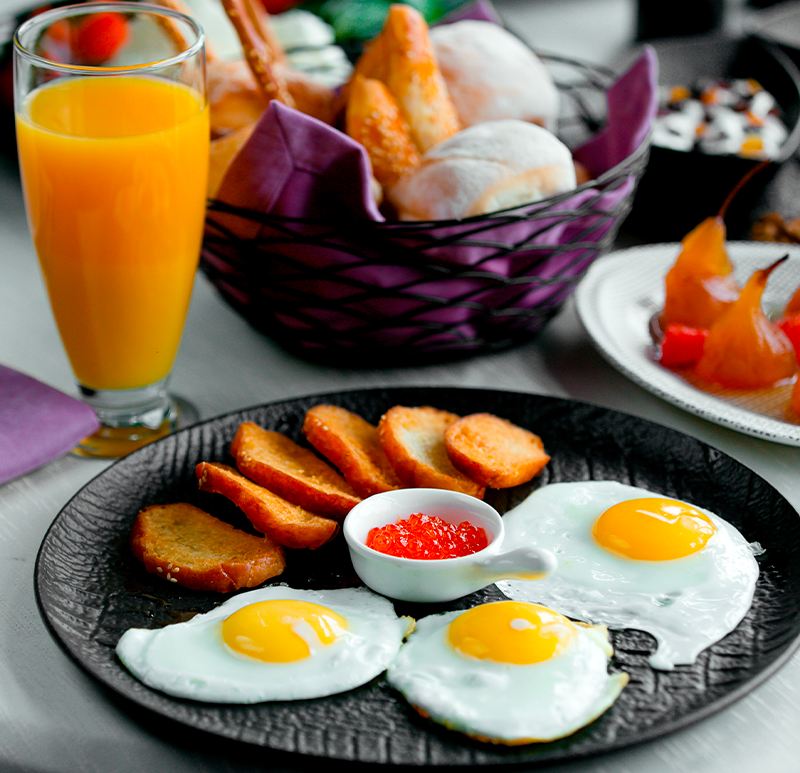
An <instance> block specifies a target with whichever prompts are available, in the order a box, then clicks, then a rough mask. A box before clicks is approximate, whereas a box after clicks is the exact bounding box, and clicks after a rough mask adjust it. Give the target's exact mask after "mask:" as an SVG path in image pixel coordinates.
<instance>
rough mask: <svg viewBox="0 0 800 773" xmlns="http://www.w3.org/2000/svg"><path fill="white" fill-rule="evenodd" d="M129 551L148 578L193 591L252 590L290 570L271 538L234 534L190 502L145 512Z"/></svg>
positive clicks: (136, 523) (136, 525) (134, 529)
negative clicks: (149, 573) (159, 579)
mask: <svg viewBox="0 0 800 773" xmlns="http://www.w3.org/2000/svg"><path fill="white" fill-rule="evenodd" d="M130 545H131V550H132V551H133V555H134V556H136V558H138V559H139V560H140V561H142V562H143V563H144V567H145V569H147V571H148V572H152V573H153V574H157V575H159V576H160V577H163V578H164V579H165V580H168V581H169V582H174V583H178V585H183V586H184V587H186V588H193V589H194V590H206V591H217V592H218V593H230V592H231V591H235V590H238V589H239V588H252V587H255V586H256V585H261V583H262V582H264V581H265V580H268V579H269V578H270V577H275V576H277V575H279V574H280V573H281V572H282V571H283V570H284V568H285V566H286V560H285V556H284V552H283V548H282V547H281V546H280V545H278V544H277V543H275V542H274V541H273V540H271V539H270V538H269V537H257V536H255V535H254V534H248V533H247V532H244V531H240V530H239V529H235V528H234V527H233V526H231V525H230V524H229V523H225V521H220V520H219V519H218V518H214V516H213V515H209V514H208V513H206V512H205V511H203V510H201V509H200V508H198V507H195V506H194V505H190V504H188V503H186V502H177V503H175V504H168V505H151V506H150V507H146V508H145V509H144V510H142V511H141V512H140V513H139V514H138V515H137V516H136V519H135V520H134V522H133V527H132V528H131V534H130Z"/></svg>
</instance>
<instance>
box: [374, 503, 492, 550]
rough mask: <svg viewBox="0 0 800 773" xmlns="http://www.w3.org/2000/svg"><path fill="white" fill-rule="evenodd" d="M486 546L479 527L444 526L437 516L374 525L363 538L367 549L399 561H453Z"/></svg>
mask: <svg viewBox="0 0 800 773" xmlns="http://www.w3.org/2000/svg"><path fill="white" fill-rule="evenodd" d="M488 544H489V540H488V538H487V537H486V532H485V531H484V530H483V529H482V528H480V526H473V525H472V524H471V523H470V522H469V521H462V522H461V523H458V524H455V523H448V522H447V521H445V520H443V519H442V518H439V516H438V515H426V514H425V513H414V514H413V515H410V516H409V517H408V518H406V519H405V520H400V521H398V522H397V523H387V524H386V526H380V527H379V526H376V527H375V528H374V529H370V531H369V534H368V535H367V547H369V548H372V549H373V550H377V551H378V552H379V553H386V554H387V555H390V556H398V557H400V558H421V559H436V558H457V557H458V556H468V555H470V554H472V553H477V552H478V551H479V550H483V549H484V548H485V547H486V546H487V545H488Z"/></svg>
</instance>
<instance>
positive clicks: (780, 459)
mask: <svg viewBox="0 0 800 773" xmlns="http://www.w3.org/2000/svg"><path fill="white" fill-rule="evenodd" d="M12 2H16V0H12ZM599 5H602V6H603V8H604V9H605V10H604V11H603V13H602V15H598V14H599V10H598V6H599ZM501 8H502V10H503V12H504V13H505V14H507V17H508V18H509V19H510V20H512V21H514V22H515V23H516V26H517V27H520V26H524V27H525V29H530V31H531V35H530V37H531V38H536V37H537V34H538V36H539V37H540V38H541V40H542V43H541V44H542V45H543V44H544V43H547V42H550V43H552V44H553V45H551V46H549V49H550V50H553V49H560V50H561V51H562V52H563V53H565V54H573V55H575V54H583V55H584V58H587V59H589V60H594V61H603V60H604V59H608V58H610V57H611V55H612V54H613V53H614V50H615V49H616V48H617V47H618V46H619V45H621V44H623V43H624V42H625V39H626V38H627V36H628V35H629V30H630V29H631V25H632V15H631V4H630V3H628V2H624V1H620V2H609V3H602V4H600V3H597V4H596V3H594V2H593V0H562V2H560V3H559V2H544V1H543V2H541V3H535V2H534V3H523V2H507V3H501ZM537 9H538V11H537ZM534 11H536V13H534ZM534 16H535V20H534ZM565 16H566V18H568V19H569V24H570V25H571V26H570V32H569V34H567V32H566V31H565V24H566V23H567V22H566V21H565ZM534 21H536V24H534ZM598 24H603V25H605V27H603V28H608V29H609V30H610V32H609V34H608V35H606V36H602V35H600V36H598V35H597V34H596V30H597V29H598V27H597V25H598ZM576 49H577V50H576ZM0 362H2V363H3V364H5V365H8V366H11V367H14V368H17V369H19V370H22V371H25V372H27V373H29V374H31V375H33V376H35V377H37V378H39V379H41V380H42V381H45V382H46V383H49V384H51V385H53V386H55V387H56V388H59V389H62V390H64V391H66V392H70V393H73V394H74V388H73V382H72V376H71V372H70V369H69V365H68V363H67V360H66V357H65V355H64V353H63V351H62V348H61V345H60V342H59V339H58V334H57V332H56V328H55V325H54V323H53V319H52V315H51V313H50V310H49V306H48V303H47V299H46V297H45V293H44V289H43V285H42V281H41V277H40V275H39V269H38V265H37V262H36V258H35V254H34V251H33V247H32V244H31V240H30V237H29V235H28V230H27V226H26V222H25V216H24V210H23V205H22V200H21V195H20V190H19V185H18V181H17V179H16V176H15V174H14V172H13V170H12V169H11V167H9V166H8V165H6V166H2V167H0ZM388 385H402V386H412V385H442V386H468V387H487V388H503V389H510V390H518V391H524V392H532V393H541V394H548V395H556V396H561V397H568V398H573V399H577V400H584V401H589V402H593V403H596V404H598V405H602V406H606V407H610V408H614V409H617V410H622V411H626V412H628V413H632V414H635V415H637V416H641V417H645V418H647V419H650V420H652V421H656V422H659V423H662V424H664V425H667V426H670V427H673V428H675V429H678V430H680V431H682V432H685V433H687V434H689V435H692V436H694V437H697V438H699V439H701V440H703V441H705V442H708V443H710V444H712V445H714V446H716V447H718V448H720V449H722V450H723V451H725V452H726V453H728V454H730V455H732V456H733V457H735V458H736V459H738V460H739V461H741V462H742V463H744V464H745V465H747V466H748V467H751V468H753V469H754V470H756V471H757V472H758V473H759V474H760V475H762V476H763V477H764V478H765V479H766V480H768V481H769V482H770V483H771V484H772V485H773V486H775V488H776V489H778V490H779V491H780V492H781V493H782V494H783V495H784V496H785V497H786V498H787V499H788V500H789V501H790V502H791V503H792V504H793V506H794V507H795V508H797V509H798V510H800V474H798V473H799V472H800V448H791V447H786V446H782V445H777V444H770V443H767V442H765V441H762V440H759V439H756V438H752V437H748V436H745V435H742V434H739V433H736V432H733V431H731V430H728V429H725V428H722V427H719V426H716V425H714V424H711V423H709V422H706V421H704V420H702V419H700V418H697V417H695V416H693V415H690V414H688V413H685V412H683V411H681V410H679V409H678V408H675V407H673V406H671V405H669V404H667V403H665V402H663V401H661V400H660V399H658V398H656V397H654V396H652V395H651V394H650V393H648V392H646V391H645V390H643V389H641V388H639V387H638V386H636V385H634V384H633V383H631V382H630V381H628V380H627V379H626V378H625V377H624V376H622V375H621V374H619V373H618V372H617V371H615V370H614V369H613V368H612V367H611V366H609V365H608V364H607V363H606V362H605V360H603V359H602V357H601V356H600V355H599V354H598V353H596V352H595V350H594V349H593V347H592V345H591V342H590V340H589V339H588V337H587V335H586V334H585V332H584V331H583V329H582V327H581V325H580V322H579V320H578V318H577V316H576V314H575V311H574V306H573V304H572V303H571V302H570V303H568V304H567V305H566V307H565V308H564V310H563V311H562V312H561V314H560V315H559V316H558V317H557V318H556V319H555V320H553V322H552V323H551V324H550V325H549V326H548V328H547V329H546V330H545V332H544V333H543V334H542V335H541V336H540V337H539V338H538V339H537V340H536V341H534V342H532V343H530V344H526V345H523V346H520V347H518V348H515V349H513V350H510V351H506V352H503V353H499V354H494V355H491V356H481V357H476V358H473V359H470V360H467V361H464V362H458V363H454V364H448V365H446V366H427V367H420V368H403V369H396V370H374V371H373V370H366V371H362V370H359V371H351V370H345V369H336V368H331V367H322V366H317V365H314V364H310V363H308V362H303V361H299V360H297V359H294V358H292V357H291V356H289V355H287V354H286V353H285V352H283V351H282V350H281V349H279V348H278V347H277V346H275V345H274V344H273V343H272V342H271V341H270V340H269V339H267V338H265V337H264V336H262V335H261V334H259V333H258V332H256V331H255V330H253V329H252V328H250V327H249V326H248V325H247V324H246V323H245V322H244V321H243V320H242V319H241V318H240V317H239V316H237V314H235V313H234V312H233V311H232V310H231V309H230V308H229V307H228V306H226V305H225V304H224V303H223V302H222V301H221V300H220V299H219V298H218V296H217V295H216V293H215V291H214V290H213V288H212V287H211V286H210V285H209V283H208V282H207V281H206V280H205V278H204V277H203V276H201V275H198V277H197V281H196V284H195V290H194V296H193V299H192V305H191V309H190V312H189V318H188V322H187V325H186V332H185V335H184V339H183V344H182V347H181V351H180V354H179V356H178V360H177V363H176V366H175V369H174V376H173V389H174V391H175V392H177V393H178V394H180V395H182V396H184V397H185V398H187V399H189V400H191V401H192V402H193V403H194V404H195V405H196V406H197V407H198V408H199V410H200V412H201V415H202V416H203V417H204V418H206V417H211V416H214V415H217V414H221V413H225V412H228V411H231V410H235V409H239V408H244V407H247V406H251V405H256V404H259V403H263V402H268V401H271V400H278V399H283V398H290V397H296V396H301V395H308V394H314V393H322V392H327V391H330V390H338V389H351V388H353V389H354V388H362V387H374V386H388ZM106 467H107V463H106V462H102V461H88V460H81V459H77V458H74V457H71V456H64V457H62V458H60V459H57V460H55V461H53V462H51V463H49V464H47V465H45V466H44V467H42V468H40V469H38V470H36V471H34V472H32V473H30V474H28V475H25V476H23V477H21V478H18V479H16V480H14V481H11V482H9V483H7V484H5V485H3V486H0V587H2V589H3V592H2V594H0V770H2V771H7V772H8V773H12V772H15V771H32V772H35V773H90V772H92V773H95V772H98V771H146V770H169V771H171V773H205V772H206V771H208V773H211V772H212V771H213V772H214V773H222V772H224V773H243V772H244V771H255V770H265V769H266V770H276V769H277V768H276V767H275V766H274V765H272V764H271V763H270V760H269V756H268V754H265V753H263V752H259V753H258V754H254V753H253V752H252V750H250V749H247V748H240V747H237V746H233V747H229V746H226V747H225V748H224V750H219V749H218V748H216V745H215V744H214V743H213V741H209V742H208V743H200V744H195V743H192V744H189V743H187V742H185V741H181V740H179V741H176V740H174V739H173V738H172V737H170V734H169V732H168V731H167V732H162V731H160V730H159V728H158V727H154V726H153V725H152V724H151V723H150V722H149V721H148V718H147V717H142V716H139V715H132V714H130V713H129V712H128V711H126V710H125V709H124V708H123V707H121V706H120V704H119V703H117V702H115V701H112V700H110V698H109V696H108V695H107V694H106V693H105V692H104V691H103V689H102V688H100V687H99V686H98V685H97V684H96V683H95V682H94V681H93V680H92V679H90V678H89V677H88V676H87V675H86V674H85V673H84V672H83V671H82V670H81V669H80V668H79V667H78V666H76V665H75V664H74V663H73V662H72V661H71V660H70V659H69V658H68V657H67V656H66V655H65V654H64V653H63V652H62V650H61V649H60V648H59V647H58V645H57V644H56V643H55V642H54V641H53V640H52V639H51V638H50V636H49V635H48V633H47V631H46V629H45V627H44V625H43V623H42V621H41V619H40V617H39V614H38V611H37V609H36V604H35V600H34V594H33V572H34V561H35V558H36V553H37V550H38V547H39V544H40V542H41V540H42V538H43V536H44V534H45V531H46V530H47V528H48V526H49V524H50V523H51V522H52V520H53V518H54V517H55V516H56V514H57V513H58V512H59V510H60V509H61V508H62V506H63V505H64V504H65V503H66V502H67V501H68V500H69V499H70V498H71V497H72V496H73V495H74V494H75V493H76V492H77V491H78V490H79V489H80V488H81V487H82V486H83V485H84V484H85V483H87V482H88V481H89V480H91V479H92V478H93V477H94V476H95V475H97V474H98V473H100V472H102V471H103V470H104V469H105V468H106ZM798 728H800V654H798V655H796V656H795V657H794V658H793V659H792V660H791V661H790V662H789V663H788V664H786V665H785V666H784V667H783V668H782V669H781V670H780V671H779V672H778V673H776V674H775V675H774V676H773V677H772V678H771V679H769V680H768V681H767V682H766V683H764V684H763V685H761V686H759V687H758V688H756V689H755V690H754V691H752V692H751V693H749V694H748V695H747V696H746V697H744V698H743V699H742V700H740V701H738V702H737V703H735V704H734V705H732V706H730V707H729V708H727V709H725V710H723V711H721V712H719V713H718V714H716V715H714V716H712V717H710V718H708V719H705V720H703V721H701V722H699V723H698V724H696V725H694V726H692V727H690V728H688V729H686V730H683V731H679V732H676V733H673V734H671V735H669V736H667V737H665V738H663V739H661V740H658V741H654V742H650V743H647V744H643V745H640V746H636V747H633V748H630V749H627V750H624V751H621V752H618V753H614V754H609V755H604V756H601V757H597V758H595V759H589V760H584V761H579V762H575V763H570V764H566V765H561V766H557V767H554V768H552V770H558V771H560V772H561V773H589V772H590V771H591V772H592V773H606V772H607V773H611V772H612V771H613V773H645V771H646V772H647V773H684V772H685V773H689V772H690V771H691V772H692V773H694V772H695V771H699V770H702V771H712V772H713V773H722V771H725V773H745V772H746V773H750V771H752V770H768V771H771V772H773V773H783V772H787V773H788V772H789V771H798V770H800V732H798Z"/></svg>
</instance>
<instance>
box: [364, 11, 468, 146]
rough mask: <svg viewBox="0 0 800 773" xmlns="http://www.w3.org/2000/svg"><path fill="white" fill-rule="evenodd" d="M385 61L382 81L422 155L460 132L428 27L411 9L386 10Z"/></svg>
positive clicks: (383, 31) (384, 30)
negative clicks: (384, 74)
mask: <svg viewBox="0 0 800 773" xmlns="http://www.w3.org/2000/svg"><path fill="white" fill-rule="evenodd" d="M380 34H381V36H382V37H384V50H383V53H384V56H386V58H387V63H386V76H385V79H383V78H379V79H380V80H383V81H384V83H385V84H386V86H387V88H388V89H389V91H390V92H391V93H392V95H393V96H394V98H395V100H396V102H397V104H398V105H399V107H400V110H401V112H402V113H403V115H404V116H405V118H406V120H407V121H408V125H409V127H410V129H411V137H412V139H413V140H414V144H415V145H416V146H417V147H418V148H419V149H420V151H422V152H423V153H424V152H425V151H426V150H428V149H429V148H432V147H433V146H434V145H437V144H438V143H440V142H441V141H442V140H445V139H447V138H448V137H451V136H452V135H453V134H455V133H456V132H457V131H459V130H460V129H461V122H460V121H459V119H458V114H457V113H456V109H455V105H453V102H452V100H451V99H450V94H449V93H448V91H447V84H446V83H445V80H444V77H443V76H442V73H441V70H440V69H439V64H438V63H437V61H436V54H435V52H434V50H433V44H432V43H431V40H430V35H429V32H428V25H427V23H426V22H425V19H424V18H423V16H422V14H421V13H420V12H419V11H417V10H416V9H415V8H412V7H411V6H409V5H404V4H402V3H397V4H394V5H391V6H390V7H389V14H388V16H387V17H386V22H385V24H384V26H383V30H382V31H381V33H380Z"/></svg>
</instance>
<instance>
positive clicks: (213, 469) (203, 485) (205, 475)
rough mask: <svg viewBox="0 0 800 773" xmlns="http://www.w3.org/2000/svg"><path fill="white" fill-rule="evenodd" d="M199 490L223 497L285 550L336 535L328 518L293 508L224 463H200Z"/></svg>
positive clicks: (334, 525) (309, 545) (335, 526)
mask: <svg viewBox="0 0 800 773" xmlns="http://www.w3.org/2000/svg"><path fill="white" fill-rule="evenodd" d="M196 474H197V480H198V483H199V485H200V490H201V491H208V492H210V493H212V494H222V496H224V497H227V498H228V499H230V500H231V502H233V503H234V504H235V505H236V506H237V507H239V508H241V510H242V512H243V513H244V514H245V515H246V516H247V517H248V518H249V519H250V523H252V524H253V526H254V527H255V528H256V530H257V531H260V532H261V533H262V534H266V535H267V536H268V537H271V538H272V539H273V540H275V542H277V543H278V544H279V545H283V546H284V547H287V548H310V549H312V550H313V549H314V548H318V547H320V546H321V545H324V544H325V543H326V542H330V541H331V540H332V539H333V538H334V537H335V536H336V534H337V533H338V532H339V524H338V523H337V522H336V521H333V520H331V519H330V518H323V517H322V516H319V515H315V514H314V513H310V512H309V511H308V510H305V509H304V508H302V507H300V506H299V505H293V504H292V503H291V502H288V501H287V500H285V499H284V498H283V497H279V496H278V495H277V494H273V493H272V492H271V491H270V490H269V489H266V488H264V487H263V486H259V485H258V484H257V483H253V481H251V480H249V479H248V478H245V477H244V475H242V474H241V473H239V472H237V471H236V470H235V469H234V468H233V467H230V466H229V465H227V464H213V463H211V462H200V464H198V465H197V468H196Z"/></svg>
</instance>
